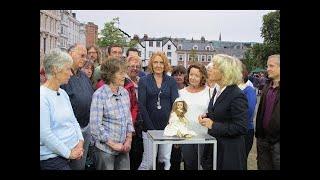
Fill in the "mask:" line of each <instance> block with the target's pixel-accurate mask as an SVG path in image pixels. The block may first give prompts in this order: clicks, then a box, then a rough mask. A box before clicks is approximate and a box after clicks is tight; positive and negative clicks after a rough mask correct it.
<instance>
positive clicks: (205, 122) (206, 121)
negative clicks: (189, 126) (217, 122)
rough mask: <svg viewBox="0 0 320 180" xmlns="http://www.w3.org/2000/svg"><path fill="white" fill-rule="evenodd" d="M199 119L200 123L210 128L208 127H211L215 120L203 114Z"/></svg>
mask: <svg viewBox="0 0 320 180" xmlns="http://www.w3.org/2000/svg"><path fill="white" fill-rule="evenodd" d="M198 121H199V123H200V124H201V125H202V126H204V127H206V128H208V129H211V128H212V125H213V121H212V120H211V119H209V118H202V117H201V116H199V117H198Z"/></svg>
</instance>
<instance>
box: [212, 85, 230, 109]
mask: <svg viewBox="0 0 320 180" xmlns="http://www.w3.org/2000/svg"><path fill="white" fill-rule="evenodd" d="M226 87H227V86H225V87H223V88H222V89H221V90H220V87H219V88H217V93H216V95H215V96H214V98H213V103H212V105H213V106H214V103H216V100H217V99H218V97H219V96H220V94H221V93H222V92H223V91H224V90H225V89H226Z"/></svg>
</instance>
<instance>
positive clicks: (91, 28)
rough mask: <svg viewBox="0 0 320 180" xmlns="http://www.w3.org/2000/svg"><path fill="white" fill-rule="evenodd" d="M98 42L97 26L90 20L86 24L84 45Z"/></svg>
mask: <svg viewBox="0 0 320 180" xmlns="http://www.w3.org/2000/svg"><path fill="white" fill-rule="evenodd" d="M97 43H98V26H97V25H95V24H94V23H92V22H88V23H87V24H86V45H87V46H91V45H96V44H97Z"/></svg>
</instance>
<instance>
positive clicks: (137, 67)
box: [128, 65, 141, 69]
mask: <svg viewBox="0 0 320 180" xmlns="http://www.w3.org/2000/svg"><path fill="white" fill-rule="evenodd" d="M128 67H129V68H131V69H134V68H136V69H140V68H141V66H134V65H132V66H128Z"/></svg>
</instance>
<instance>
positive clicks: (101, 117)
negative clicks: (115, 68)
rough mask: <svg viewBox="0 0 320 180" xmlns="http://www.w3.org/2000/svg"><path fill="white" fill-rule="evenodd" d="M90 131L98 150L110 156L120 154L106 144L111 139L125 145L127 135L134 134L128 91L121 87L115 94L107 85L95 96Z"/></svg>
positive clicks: (92, 104) (91, 111) (93, 97)
mask: <svg viewBox="0 0 320 180" xmlns="http://www.w3.org/2000/svg"><path fill="white" fill-rule="evenodd" d="M90 129H91V134H92V136H93V138H94V141H95V145H96V147H97V148H99V149H101V150H102V151H104V152H107V153H109V154H113V155H117V154H118V152H116V151H113V150H112V149H111V148H110V147H109V146H108V145H107V144H106V142H107V141H108V140H109V139H111V140H113V141H115V142H116V143H124V142H125V139H126V137H127V134H128V133H132V132H134V129H133V125H132V118H131V113H130V99H129V94H128V91H127V90H126V89H124V88H123V87H119V89H118V93H117V94H114V93H113V92H112V91H111V89H110V87H109V86H108V85H106V84H105V85H103V86H102V87H101V88H99V89H98V90H97V91H96V92H95V93H94V94H93V96H92V103H91V110H90Z"/></svg>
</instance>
